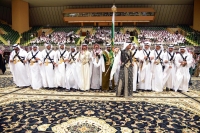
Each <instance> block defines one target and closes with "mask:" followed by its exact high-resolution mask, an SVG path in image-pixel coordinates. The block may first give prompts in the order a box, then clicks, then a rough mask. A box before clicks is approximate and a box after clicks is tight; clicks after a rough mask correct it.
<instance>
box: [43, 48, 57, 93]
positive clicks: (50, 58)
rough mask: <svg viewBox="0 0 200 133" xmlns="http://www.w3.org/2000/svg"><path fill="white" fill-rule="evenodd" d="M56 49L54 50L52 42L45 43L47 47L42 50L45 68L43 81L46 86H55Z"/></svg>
mask: <svg viewBox="0 0 200 133" xmlns="http://www.w3.org/2000/svg"><path fill="white" fill-rule="evenodd" d="M54 59H55V51H54V50H52V45H51V44H45V49H44V50H43V51H42V60H43V70H42V73H41V74H42V83H43V87H44V88H51V89H52V88H54V87H56V84H55V71H54V67H55V64H56V63H55V61H54Z"/></svg>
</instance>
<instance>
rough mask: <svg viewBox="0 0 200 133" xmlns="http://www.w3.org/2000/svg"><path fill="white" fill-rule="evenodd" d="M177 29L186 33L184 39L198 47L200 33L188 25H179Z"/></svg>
mask: <svg viewBox="0 0 200 133" xmlns="http://www.w3.org/2000/svg"><path fill="white" fill-rule="evenodd" d="M179 28H181V29H182V30H184V31H185V32H186V33H187V36H186V38H187V39H188V40H189V42H190V43H192V44H194V45H199V46H200V31H195V30H193V29H192V28H191V27H190V26H188V25H179Z"/></svg>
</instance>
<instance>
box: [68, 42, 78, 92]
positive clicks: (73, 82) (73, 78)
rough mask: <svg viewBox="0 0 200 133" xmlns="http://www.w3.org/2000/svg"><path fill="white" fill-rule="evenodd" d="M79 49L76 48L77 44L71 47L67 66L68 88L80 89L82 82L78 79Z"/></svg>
mask: <svg viewBox="0 0 200 133" xmlns="http://www.w3.org/2000/svg"><path fill="white" fill-rule="evenodd" d="M78 53H79V52H78V51H77V50H76V47H75V46H71V47H70V52H69V56H68V59H67V68H66V89H67V90H70V89H76V90H77V89H78V88H79V87H78V86H80V82H79V80H78V74H79V73H80V72H79V71H77V70H78V69H77V67H78V65H77V58H78Z"/></svg>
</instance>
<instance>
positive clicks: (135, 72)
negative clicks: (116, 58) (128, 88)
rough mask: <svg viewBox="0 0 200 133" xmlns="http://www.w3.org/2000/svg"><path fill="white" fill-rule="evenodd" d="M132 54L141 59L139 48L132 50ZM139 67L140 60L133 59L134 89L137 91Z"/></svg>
mask: <svg viewBox="0 0 200 133" xmlns="http://www.w3.org/2000/svg"><path fill="white" fill-rule="evenodd" d="M135 51H136V52H135ZM132 54H134V55H133V58H135V59H139V57H140V51H139V50H137V49H134V50H132ZM138 67H139V63H138V61H136V60H134V61H133V91H136V88H137V78H138Z"/></svg>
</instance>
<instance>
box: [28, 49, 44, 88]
mask: <svg viewBox="0 0 200 133" xmlns="http://www.w3.org/2000/svg"><path fill="white" fill-rule="evenodd" d="M37 52H38V53H37ZM36 53H37V55H36V56H35V54H36ZM33 56H35V58H39V59H40V60H38V61H37V62H36V60H35V59H34V58H33ZM27 60H29V62H30V63H29V65H28V66H29V73H30V83H31V87H32V88H33V89H40V88H41V87H42V77H41V74H40V69H41V66H40V63H42V55H41V52H40V51H30V52H29V53H28V56H27ZM31 61H33V62H34V63H33V64H32V63H31Z"/></svg>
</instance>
